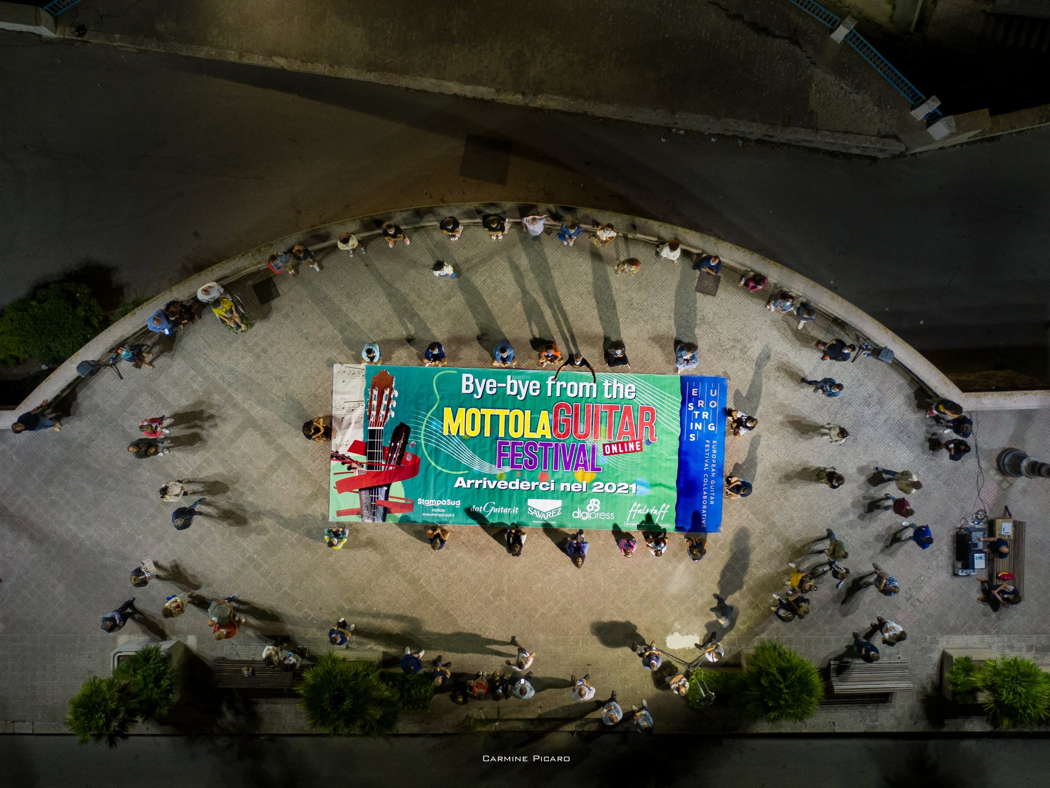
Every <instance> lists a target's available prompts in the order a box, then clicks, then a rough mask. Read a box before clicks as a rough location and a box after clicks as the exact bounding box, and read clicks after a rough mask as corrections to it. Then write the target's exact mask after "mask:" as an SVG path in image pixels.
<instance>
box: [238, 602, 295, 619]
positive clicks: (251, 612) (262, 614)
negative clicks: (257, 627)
mask: <svg viewBox="0 0 1050 788" xmlns="http://www.w3.org/2000/svg"><path fill="white" fill-rule="evenodd" d="M230 604H232V605H233V606H234V607H235V608H236V609H237V612H239V613H244V615H246V616H251V617H252V618H254V619H256V620H258V621H283V620H284V619H283V618H281V615H280V614H279V613H277V612H275V611H273V610H271V609H270V608H267V607H260V606H259V605H256V604H254V603H253V602H249V601H248V600H246V599H241V598H240V597H237V598H236V600H235V601H233V602H231V603H230Z"/></svg>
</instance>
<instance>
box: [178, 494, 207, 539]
mask: <svg viewBox="0 0 1050 788" xmlns="http://www.w3.org/2000/svg"><path fill="white" fill-rule="evenodd" d="M204 500H205V499H204V498H198V499H197V500H196V501H194V502H193V503H191V504H190V505H189V506H180V507H178V508H177V509H176V510H175V511H173V512H172V513H171V524H172V526H174V528H175V530H176V531H185V530H186V529H187V528H189V527H190V526H191V525H193V518H194V517H195V516H197V515H198V514H200V513H199V512H198V511H197V507H198V506H200V505H201V504H202V503H204Z"/></svg>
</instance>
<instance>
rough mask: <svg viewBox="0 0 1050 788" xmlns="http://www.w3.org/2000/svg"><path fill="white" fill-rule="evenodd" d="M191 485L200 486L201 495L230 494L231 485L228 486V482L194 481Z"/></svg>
mask: <svg viewBox="0 0 1050 788" xmlns="http://www.w3.org/2000/svg"><path fill="white" fill-rule="evenodd" d="M190 484H199V485H200V494H201V495H223V494H224V493H228V492H229V491H230V485H228V484H226V482H220V481H218V480H214V481H194V482H190Z"/></svg>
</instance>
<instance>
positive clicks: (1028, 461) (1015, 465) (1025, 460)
mask: <svg viewBox="0 0 1050 788" xmlns="http://www.w3.org/2000/svg"><path fill="white" fill-rule="evenodd" d="M995 464H996V466H997V467H998V468H999V472H1000V473H1002V474H1003V475H1004V476H1013V477H1015V478H1019V477H1021V476H1027V477H1028V478H1030V479H1034V478H1035V477H1037V476H1042V477H1044V478H1050V463H1047V462H1039V460H1033V459H1032V458H1031V457H1029V456H1028V455H1027V454H1025V453H1024V452H1023V451H1021V450H1020V449H1003V450H1002V451H1001V452H999V456H998V457H997V458H996V460H995Z"/></svg>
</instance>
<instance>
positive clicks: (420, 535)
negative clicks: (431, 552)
mask: <svg viewBox="0 0 1050 788" xmlns="http://www.w3.org/2000/svg"><path fill="white" fill-rule="evenodd" d="M397 527H398V529H400V530H401V531H404V532H405V533H406V534H408V535H409V536H411V537H412V538H413V539H415V540H416V541H419V542H423V543H424V544H430V540H429V539H427V526H425V525H423V524H422V523H405V522H399V523H397Z"/></svg>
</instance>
